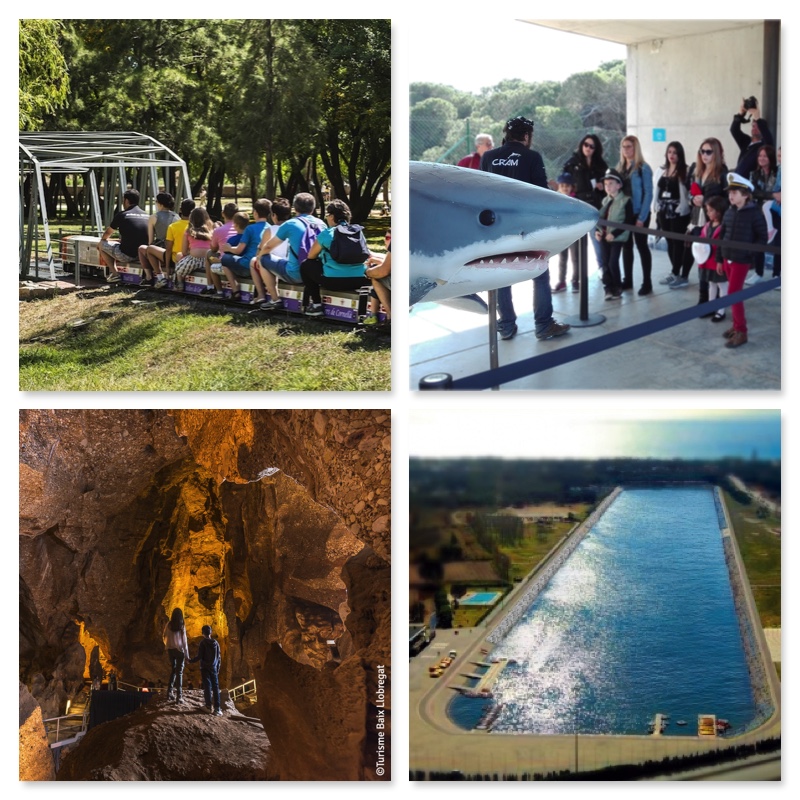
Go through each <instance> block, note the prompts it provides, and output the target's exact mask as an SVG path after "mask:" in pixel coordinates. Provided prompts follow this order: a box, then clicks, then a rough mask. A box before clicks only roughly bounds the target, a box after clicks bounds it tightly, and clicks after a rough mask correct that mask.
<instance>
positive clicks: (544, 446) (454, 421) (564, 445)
mask: <svg viewBox="0 0 800 800" xmlns="http://www.w3.org/2000/svg"><path fill="white" fill-rule="evenodd" d="M410 433H411V436H410V444H409V450H410V454H411V455H412V456H424V457H451V456H453V457H457V456H478V455H490V456H499V457H507V458H604V457H605V458H607V457H626V456H628V457H636V458H684V459H696V458H709V459H717V458H722V457H725V456H739V457H742V458H748V459H749V458H750V457H751V456H752V455H753V453H754V452H755V453H756V455H757V456H758V457H759V458H761V459H775V458H780V455H781V420H780V412H778V411H771V410H768V411H760V410H758V411H741V410H735V411H716V410H705V411H694V410H685V411H680V410H679V411H674V410H645V411H640V410H638V409H636V408H635V407H632V408H618V409H616V410H614V409H609V410H602V411H594V410H592V409H591V408H589V409H586V410H571V411H552V410H547V411H544V410H539V409H536V410H534V409H533V408H531V409H521V408H513V409H512V408H504V409H503V412H502V414H492V413H487V412H486V411H485V410H482V409H475V408H472V409H469V408H449V409H414V410H413V411H412V413H411V426H410Z"/></svg>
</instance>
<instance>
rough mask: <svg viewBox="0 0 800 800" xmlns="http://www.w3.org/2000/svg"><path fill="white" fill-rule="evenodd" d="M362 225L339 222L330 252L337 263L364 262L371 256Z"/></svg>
mask: <svg viewBox="0 0 800 800" xmlns="http://www.w3.org/2000/svg"><path fill="white" fill-rule="evenodd" d="M363 230H364V228H362V227H361V225H350V224H349V223H344V222H341V223H339V224H338V225H337V226H336V228H334V231H333V239H332V240H331V247H330V253H331V258H332V259H333V260H334V261H335V262H336V263H337V264H363V263H364V262H365V261H366V260H367V259H368V258H369V255H370V254H369V248H368V247H367V240H366V239H365V238H364V234H363V232H362V231H363Z"/></svg>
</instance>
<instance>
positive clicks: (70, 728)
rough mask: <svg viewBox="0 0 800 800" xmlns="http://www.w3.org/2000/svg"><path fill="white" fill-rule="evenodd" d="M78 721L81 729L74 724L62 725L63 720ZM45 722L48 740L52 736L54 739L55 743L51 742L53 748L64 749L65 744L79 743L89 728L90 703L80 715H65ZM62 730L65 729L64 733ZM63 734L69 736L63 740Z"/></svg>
mask: <svg viewBox="0 0 800 800" xmlns="http://www.w3.org/2000/svg"><path fill="white" fill-rule="evenodd" d="M78 719H79V720H80V721H81V723H80V727H78V726H77V725H76V724H75V723H74V722H73V723H71V724H68V723H66V722H63V723H62V720H78ZM43 722H44V729H45V731H46V732H47V738H48V740H49V739H50V737H51V736H52V737H53V741H52V742H50V747H51V748H59V747H63V745H65V744H70V743H72V742H77V741H78V739H80V738H81V737H82V736H83V735H84V734H85V733H86V731H87V730H88V727H89V703H88V702H87V704H86V707H85V708H84V709H83V711H82V712H81V713H80V714H65V715H63V716H61V717H50V718H49V719H46V720H43ZM54 723H55V724H54ZM62 728H63V729H64V730H63V731H62ZM62 732H63V733H65V734H68V735H65V736H64V738H62Z"/></svg>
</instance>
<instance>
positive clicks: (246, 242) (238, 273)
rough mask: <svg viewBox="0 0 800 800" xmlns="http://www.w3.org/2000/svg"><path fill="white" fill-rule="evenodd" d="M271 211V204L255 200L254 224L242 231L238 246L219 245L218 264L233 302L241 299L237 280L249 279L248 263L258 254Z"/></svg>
mask: <svg viewBox="0 0 800 800" xmlns="http://www.w3.org/2000/svg"><path fill="white" fill-rule="evenodd" d="M271 210H272V203H271V202H270V201H269V200H267V199H265V198H262V199H260V200H256V202H255V203H254V204H253V216H254V217H255V218H256V219H255V222H251V223H250V224H249V225H248V226H247V227H246V228H245V229H244V233H243V234H242V239H241V241H240V242H239V244H237V245H231V244H230V243H227V244H223V245H220V252H221V253H222V254H223V255H222V258H220V264H221V265H222V271H223V272H224V273H225V277H226V278H227V280H228V285H229V286H230V287H231V289H232V290H233V295H232V299H233V300H240V299H241V296H242V292H241V287H240V286H239V281H238V280H237V279H238V278H249V277H250V261H251V260H252V258H253V256H255V254H256V253H257V252H258V246H259V244H260V243H261V234H262V233H264V228H265V227H266V225H267V220H268V218H269V214H270V211H271Z"/></svg>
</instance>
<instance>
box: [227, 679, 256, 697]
mask: <svg viewBox="0 0 800 800" xmlns="http://www.w3.org/2000/svg"><path fill="white" fill-rule="evenodd" d="M248 694H252V695H255V694H256V681H255V678H253V680H251V681H247V682H245V683H243V684H241V686H236V687H235V688H233V689H229V690H228V696H229V697H230V698H231V700H235V699H236V698H237V697H244V696H245V695H248Z"/></svg>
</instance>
